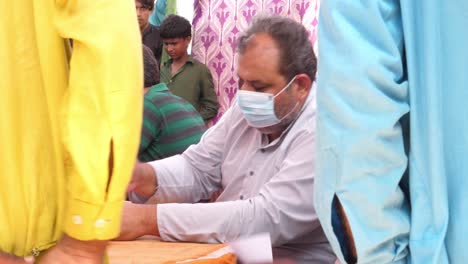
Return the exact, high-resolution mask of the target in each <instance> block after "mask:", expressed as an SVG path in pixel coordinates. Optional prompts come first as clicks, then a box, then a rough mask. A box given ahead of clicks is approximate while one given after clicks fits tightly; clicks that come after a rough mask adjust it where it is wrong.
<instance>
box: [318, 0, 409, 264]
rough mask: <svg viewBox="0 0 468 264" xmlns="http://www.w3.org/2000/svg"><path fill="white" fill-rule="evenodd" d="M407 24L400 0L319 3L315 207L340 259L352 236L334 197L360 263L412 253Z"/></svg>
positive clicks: (392, 260) (393, 259)
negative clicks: (406, 181) (407, 189)
mask: <svg viewBox="0 0 468 264" xmlns="http://www.w3.org/2000/svg"><path fill="white" fill-rule="evenodd" d="M401 23H402V22H401V13H400V5H399V1H345V2H343V1H339V0H327V1H323V2H322V3H321V10H320V27H319V36H318V39H319V46H320V48H319V56H318V61H319V67H318V74H317V76H318V90H317V91H318V95H317V103H318V119H317V122H318V123H317V135H318V141H317V179H316V189H315V190H316V192H315V195H316V196H315V207H316V210H317V213H318V215H319V218H320V220H321V223H322V225H323V228H324V231H325V233H326V235H327V237H328V239H329V240H330V243H331V245H332V247H333V249H334V251H335V253H336V254H337V256H339V258H340V259H341V261H342V262H343V261H344V258H345V257H346V256H343V254H342V248H343V247H346V243H345V242H346V241H343V239H339V238H338V237H341V236H340V234H341V233H343V229H341V228H340V221H335V220H336V219H333V217H332V215H334V216H335V217H336V215H339V214H337V212H335V211H334V208H335V207H334V206H332V204H334V202H339V203H341V205H342V208H343V211H344V213H345V216H346V218H347V219H348V223H349V226H350V229H351V232H352V237H348V239H353V238H354V239H353V241H354V245H355V248H356V252H357V259H358V262H359V263H406V257H407V255H408V235H409V207H408V200H407V199H408V197H405V195H404V192H403V191H402V189H401V187H400V182H401V180H402V177H403V175H404V173H405V170H406V168H407V156H406V154H405V148H404V140H403V129H402V124H403V123H402V120H403V119H404V117H405V116H406V114H407V113H408V111H409V105H408V83H407V80H406V74H405V62H404V39H403V30H402V25H401ZM341 220H343V219H341ZM332 223H333V224H332ZM340 242H341V243H340ZM346 251H347V250H343V252H346Z"/></svg>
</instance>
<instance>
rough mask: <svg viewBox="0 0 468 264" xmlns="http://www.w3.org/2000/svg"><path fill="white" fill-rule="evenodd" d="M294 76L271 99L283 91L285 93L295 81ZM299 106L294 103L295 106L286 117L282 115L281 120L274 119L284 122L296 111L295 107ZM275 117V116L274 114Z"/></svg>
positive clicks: (297, 103)
mask: <svg viewBox="0 0 468 264" xmlns="http://www.w3.org/2000/svg"><path fill="white" fill-rule="evenodd" d="M296 76H297V75H296ZM296 76H294V77H293V78H292V79H291V81H290V82H289V83H288V84H287V85H286V86H285V87H284V88H283V89H281V91H279V92H278V93H276V94H275V96H273V98H275V97H276V96H277V95H278V94H280V93H282V92H283V91H285V90H286V89H287V88H289V86H291V84H292V83H293V82H294V81H295V80H296ZM298 105H299V102H296V104H295V105H294V107H293V108H292V109H291V110H290V111H289V113H287V114H286V115H284V116H283V117H282V118H281V119H280V118H278V117H276V118H277V119H278V120H279V122H282V121H283V120H285V119H286V118H288V117H289V116H291V114H292V113H293V112H294V111H295V110H296V108H297V106H298ZM275 116H276V114H275Z"/></svg>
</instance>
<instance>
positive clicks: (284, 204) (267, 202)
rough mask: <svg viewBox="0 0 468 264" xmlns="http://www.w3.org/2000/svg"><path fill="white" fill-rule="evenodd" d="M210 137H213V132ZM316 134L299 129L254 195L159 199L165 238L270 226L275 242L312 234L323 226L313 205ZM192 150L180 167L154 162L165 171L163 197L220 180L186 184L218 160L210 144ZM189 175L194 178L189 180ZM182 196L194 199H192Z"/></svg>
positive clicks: (196, 238) (209, 239) (214, 239)
mask: <svg viewBox="0 0 468 264" xmlns="http://www.w3.org/2000/svg"><path fill="white" fill-rule="evenodd" d="M223 135H224V134H219V137H220V138H221V139H223V140H224V137H223ZM206 138H207V139H208V135H207V136H206ZM314 140H315V139H314V137H313V135H311V134H310V133H308V134H302V135H299V136H298V137H297V138H296V139H295V141H294V143H292V144H291V146H289V147H288V154H287V155H286V157H287V158H286V159H284V160H283V161H281V163H279V164H277V166H278V167H279V170H278V172H277V173H276V174H275V175H274V176H273V177H272V179H271V180H270V181H269V182H267V183H266V184H265V185H264V186H263V187H262V188H261V190H260V191H259V194H258V195H256V196H254V197H251V198H249V199H246V200H236V201H227V202H216V203H199V204H187V203H178V204H176V203H169V204H159V205H158V217H157V221H158V222H157V224H158V227H159V231H160V235H161V238H162V239H163V240H169V241H193V242H203V243H224V242H228V241H233V240H235V239H237V238H239V237H242V236H249V235H253V234H257V233H261V232H268V233H270V236H271V239H272V243H273V245H275V246H276V245H282V244H284V243H286V242H288V241H291V240H293V239H295V238H298V237H299V236H303V235H304V234H310V233H311V232H312V231H313V230H315V229H317V228H319V222H318V219H317V217H316V214H315V211H314V208H313V206H311V203H312V199H313V192H312V190H313V184H314V164H315V163H314V156H313V155H311V149H313V146H314ZM187 152H188V153H184V155H182V156H179V157H178V161H179V162H185V163H186V165H184V166H180V165H179V166H178V167H180V169H179V170H176V171H177V172H174V170H172V173H170V172H169V168H164V169H163V170H161V166H160V165H161V163H159V164H156V163H155V164H154V165H155V166H154V167H155V168H156V170H157V172H158V175H160V176H159V177H158V182H159V183H160V185H159V190H158V194H159V195H161V196H160V197H166V199H165V200H164V202H180V201H181V200H182V199H178V200H170V198H171V197H177V196H180V195H181V193H182V194H183V195H184V196H187V197H190V195H193V193H198V192H201V193H205V192H206V191H207V190H210V188H207V187H206V186H216V185H215V184H213V185H207V184H196V187H195V188H193V187H191V188H187V189H184V188H186V186H187V185H188V186H191V185H192V183H193V182H197V181H202V180H200V178H202V179H203V180H207V179H206V178H205V176H204V175H201V177H200V175H199V172H197V170H198V169H197V168H201V169H200V170H209V169H210V167H212V165H214V163H211V162H208V164H206V163H204V160H206V154H208V153H213V152H212V151H211V150H200V149H199V148H193V151H187ZM215 153H217V152H215ZM198 155H201V156H198ZM215 155H217V154H215ZM216 165H217V166H219V165H218V164H216ZM164 167H165V166H164ZM182 167H185V168H182ZM171 168H175V167H174V166H173V167H171ZM160 172H162V173H161V174H160ZM169 173H170V174H169ZM175 173H177V174H179V173H184V175H185V178H184V180H183V181H182V180H177V181H176V180H174V176H176V178H180V177H182V175H175ZM187 175H190V176H187ZM225 177H226V176H225ZM187 179H189V180H188V181H186V180H187ZM215 182H216V183H218V182H217V181H215ZM181 189H182V191H181ZM212 189H214V188H211V190H212ZM196 198H200V197H196ZM182 201H183V202H191V201H190V199H184V200H182ZM298 201H310V202H298ZM323 240H325V239H323ZM321 242H326V241H321Z"/></svg>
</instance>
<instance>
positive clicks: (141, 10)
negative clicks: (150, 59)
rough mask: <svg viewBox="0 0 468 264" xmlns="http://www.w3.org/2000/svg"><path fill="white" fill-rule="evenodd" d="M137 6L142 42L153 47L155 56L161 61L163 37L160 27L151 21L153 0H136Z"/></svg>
mask: <svg viewBox="0 0 468 264" xmlns="http://www.w3.org/2000/svg"><path fill="white" fill-rule="evenodd" d="M135 8H136V12H137V17H138V25H139V26H140V32H141V38H142V42H143V44H144V45H145V46H147V47H148V48H150V49H151V51H152V52H153V54H154V57H155V58H156V60H157V61H158V62H161V54H162V46H163V43H162V39H161V37H160V35H159V29H158V27H156V26H153V25H151V24H150V23H149V17H150V15H151V13H152V12H153V9H154V1H153V0H135Z"/></svg>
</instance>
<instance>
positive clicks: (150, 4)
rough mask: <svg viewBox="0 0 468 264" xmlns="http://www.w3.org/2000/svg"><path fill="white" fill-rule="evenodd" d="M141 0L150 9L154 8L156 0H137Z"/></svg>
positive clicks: (138, 0) (139, 0)
mask: <svg viewBox="0 0 468 264" xmlns="http://www.w3.org/2000/svg"><path fill="white" fill-rule="evenodd" d="M136 1H137V2H139V3H140V4H141V5H142V6H143V7H145V8H146V9H148V10H153V8H154V0H136Z"/></svg>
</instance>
